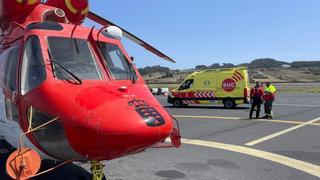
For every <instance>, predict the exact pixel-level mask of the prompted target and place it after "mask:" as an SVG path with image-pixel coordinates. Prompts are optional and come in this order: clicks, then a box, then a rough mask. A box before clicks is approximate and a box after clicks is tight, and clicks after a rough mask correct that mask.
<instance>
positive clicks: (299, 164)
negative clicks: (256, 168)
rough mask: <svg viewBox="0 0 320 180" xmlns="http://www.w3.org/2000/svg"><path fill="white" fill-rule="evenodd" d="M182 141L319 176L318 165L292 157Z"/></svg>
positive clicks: (202, 142)
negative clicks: (263, 160) (244, 155)
mask: <svg viewBox="0 0 320 180" xmlns="http://www.w3.org/2000/svg"><path fill="white" fill-rule="evenodd" d="M182 143H184V144H190V145H196V146H203V147H209V148H215V149H222V150H227V151H231V152H237V153H241V154H246V155H249V156H252V157H256V158H260V159H265V160H268V161H272V162H275V163H278V164H281V165H284V166H287V167H291V168H294V169H297V170H300V171H303V172H305V173H308V174H311V175H313V176H316V177H320V166H318V165H315V164H311V163H308V162H304V161H301V160H297V159H294V158H290V157H287V156H283V155H279V154H274V153H271V152H267V151H262V150H257V149H253V148H249V147H244V146H238V145H232V144H224V143H218V142H212V141H203V140H192V139H182Z"/></svg>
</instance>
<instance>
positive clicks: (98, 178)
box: [90, 161, 107, 180]
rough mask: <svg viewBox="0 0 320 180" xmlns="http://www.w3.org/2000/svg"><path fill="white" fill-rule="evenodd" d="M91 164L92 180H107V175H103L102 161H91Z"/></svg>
mask: <svg viewBox="0 0 320 180" xmlns="http://www.w3.org/2000/svg"><path fill="white" fill-rule="evenodd" d="M90 164H91V168H90V170H91V172H92V175H91V180H106V179H107V178H106V175H105V174H104V173H103V168H104V165H103V164H101V162H100V161H90Z"/></svg>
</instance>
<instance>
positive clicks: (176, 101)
mask: <svg viewBox="0 0 320 180" xmlns="http://www.w3.org/2000/svg"><path fill="white" fill-rule="evenodd" d="M173 106H174V107H177V108H180V107H182V106H183V103H182V101H181V100H179V99H175V100H174V101H173Z"/></svg>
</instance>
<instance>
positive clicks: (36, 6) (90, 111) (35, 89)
mask: <svg viewBox="0 0 320 180" xmlns="http://www.w3.org/2000/svg"><path fill="white" fill-rule="evenodd" d="M86 18H89V19H91V20H93V21H95V22H96V23H98V24H100V25H102V26H103V28H101V29H95V28H94V27H92V28H90V27H86V26H84V25H82V23H83V21H84V20H85V19H86ZM122 37H126V38H128V39H129V40H132V41H133V42H135V43H137V44H139V45H140V46H142V47H144V48H145V49H147V50H148V51H150V52H152V53H154V54H156V55H157V56H159V57H161V58H163V59H164V60H167V61H171V62H174V61H173V60H172V59H171V58H169V57H168V56H166V55H165V54H163V53H161V52H160V51H158V50H157V49H155V48H154V47H152V46H151V45H149V44H147V43H146V42H144V41H143V40H141V39H140V38H138V37H136V36H134V35H133V34H131V33H129V32H128V31H126V30H124V29H122V28H120V27H119V26H117V25H115V24H113V23H112V22H110V21H108V20H106V19H104V18H102V17H100V16H98V15H96V14H95V13H93V12H91V11H90V9H89V2H88V0H47V1H46V2H42V1H40V0H0V86H1V89H2V93H0V101H1V103H0V104H1V106H2V107H1V108H0V139H2V140H3V141H5V142H6V144H7V145H8V147H13V148H14V149H17V150H16V151H14V152H13V153H12V154H11V155H10V156H9V157H8V159H7V162H6V168H7V169H6V170H7V173H8V174H9V175H10V176H11V177H12V178H13V179H29V178H32V177H35V176H37V175H40V174H42V173H46V172H48V171H50V169H49V170H47V171H44V172H38V170H39V167H40V164H41V159H52V160H58V161H62V163H61V164H59V165H57V166H60V165H63V164H65V163H68V162H71V161H81V162H90V163H91V171H92V178H93V179H103V178H104V175H103V171H102V168H103V165H102V164H101V163H100V162H101V161H103V160H111V159H115V158H119V157H122V156H126V155H130V154H134V153H139V152H142V151H143V150H145V149H146V148H150V147H179V146H180V145H181V142H180V131H179V125H178V124H177V122H176V121H175V120H174V119H173V118H172V117H171V116H170V115H169V114H168V113H167V112H166V110H165V109H164V108H163V107H162V106H161V105H160V104H159V102H158V101H157V100H156V98H155V97H154V96H153V95H152V94H151V92H150V90H149V89H148V87H147V86H146V84H145V82H144V80H143V79H142V77H141V75H140V74H139V72H138V71H137V68H136V67H135V65H134V64H133V58H130V56H129V55H128V54H127V52H126V51H125V49H124V47H123V45H122V43H121V38H122ZM167 137H171V143H165V139H166V138H167Z"/></svg>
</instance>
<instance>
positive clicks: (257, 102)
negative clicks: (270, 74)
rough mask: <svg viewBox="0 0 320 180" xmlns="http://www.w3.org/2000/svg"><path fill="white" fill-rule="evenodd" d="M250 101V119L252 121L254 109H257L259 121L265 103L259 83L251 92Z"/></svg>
mask: <svg viewBox="0 0 320 180" xmlns="http://www.w3.org/2000/svg"><path fill="white" fill-rule="evenodd" d="M250 99H251V100H252V103H251V109H250V115H249V119H252V114H253V111H254V109H255V108H256V107H257V109H256V118H257V119H259V114H260V109H261V104H262V103H263V89H262V87H261V86H260V83H259V82H256V85H255V86H254V87H252V88H251V90H250Z"/></svg>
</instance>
